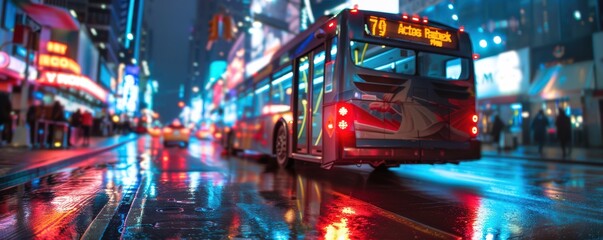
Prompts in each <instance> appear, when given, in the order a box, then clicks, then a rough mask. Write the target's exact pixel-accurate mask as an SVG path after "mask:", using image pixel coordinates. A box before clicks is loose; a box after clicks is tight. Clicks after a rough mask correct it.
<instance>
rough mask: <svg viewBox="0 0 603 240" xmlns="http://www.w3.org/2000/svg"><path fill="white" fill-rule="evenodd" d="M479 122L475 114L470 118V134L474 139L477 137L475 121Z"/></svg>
mask: <svg viewBox="0 0 603 240" xmlns="http://www.w3.org/2000/svg"><path fill="white" fill-rule="evenodd" d="M478 120H479V117H478V116H477V114H473V115H472V116H471V123H472V124H471V134H472V135H473V136H474V137H475V136H477V132H478V129H477V121H478Z"/></svg>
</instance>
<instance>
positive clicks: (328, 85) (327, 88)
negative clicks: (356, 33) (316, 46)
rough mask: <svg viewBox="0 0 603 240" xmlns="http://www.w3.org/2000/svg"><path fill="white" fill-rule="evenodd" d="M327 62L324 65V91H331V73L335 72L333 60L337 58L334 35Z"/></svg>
mask: <svg viewBox="0 0 603 240" xmlns="http://www.w3.org/2000/svg"><path fill="white" fill-rule="evenodd" d="M329 54H330V55H329V62H327V64H326V66H325V93H330V92H332V91H333V74H335V73H334V72H335V60H336V59H337V38H336V37H334V38H333V40H332V42H331V50H330V51H329Z"/></svg>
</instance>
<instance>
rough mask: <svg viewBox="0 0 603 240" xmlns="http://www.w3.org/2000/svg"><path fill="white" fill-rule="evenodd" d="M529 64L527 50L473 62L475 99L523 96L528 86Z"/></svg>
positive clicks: (505, 53) (509, 52) (504, 53)
mask: <svg viewBox="0 0 603 240" xmlns="http://www.w3.org/2000/svg"><path fill="white" fill-rule="evenodd" d="M529 63H530V61H529V52H528V49H527V48H524V49H520V50H516V51H508V52H503V53H501V54H498V55H496V56H492V57H488V58H484V59H480V60H477V61H475V64H474V65H475V82H476V88H477V98H478V99H484V98H491V97H500V96H511V95H517V94H525V93H526V92H527V89H528V88H529V85H530V83H529V81H530V80H529V79H530V68H529V66H530V64H529Z"/></svg>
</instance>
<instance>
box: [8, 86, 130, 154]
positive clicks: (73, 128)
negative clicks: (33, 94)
mask: <svg viewBox="0 0 603 240" xmlns="http://www.w3.org/2000/svg"><path fill="white" fill-rule="evenodd" d="M24 120H25V123H26V125H27V126H28V127H29V140H30V143H31V146H32V147H34V148H38V147H68V146H73V145H81V146H88V145H90V137H91V136H92V135H96V136H109V135H112V134H114V133H117V132H118V131H117V130H120V129H124V130H122V131H120V132H126V130H127V128H125V127H121V126H120V125H121V124H120V123H114V122H112V121H111V118H110V116H109V114H107V113H106V111H103V112H102V113H101V114H100V116H98V117H94V116H93V113H92V112H91V111H89V110H84V109H78V110H76V111H74V112H66V110H65V107H64V106H63V105H62V104H61V103H60V102H59V101H55V102H54V103H53V104H51V105H43V104H42V103H41V101H40V100H34V101H32V103H31V104H30V107H29V108H28V109H27V112H26V114H25V119H24ZM18 122H19V115H18V113H15V112H14V110H13V109H12V104H11V101H10V97H9V96H8V95H6V94H2V93H1V92H0V146H2V145H9V144H11V142H12V140H13V136H12V135H13V131H14V130H15V128H16V124H17V123H18ZM63 143H64V144H63Z"/></svg>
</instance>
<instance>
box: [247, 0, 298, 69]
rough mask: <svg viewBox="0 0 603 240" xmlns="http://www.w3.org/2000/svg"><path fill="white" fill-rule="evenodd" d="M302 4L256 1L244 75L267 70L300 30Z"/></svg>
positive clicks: (253, 6) (265, 0)
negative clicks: (279, 51) (261, 69)
mask: <svg viewBox="0 0 603 240" xmlns="http://www.w3.org/2000/svg"><path fill="white" fill-rule="evenodd" d="M299 9H300V2H296V1H273V0H253V2H252V3H251V11H252V16H253V19H252V21H253V25H252V28H250V29H249V34H250V37H251V39H250V43H251V52H250V54H249V55H250V61H249V63H247V65H246V70H245V74H246V76H251V75H252V74H253V73H255V72H257V71H258V70H259V69H260V68H262V67H264V66H265V65H266V64H267V63H268V62H269V61H270V58H271V57H272V55H273V54H274V53H275V52H276V51H277V50H278V49H279V48H280V47H281V46H283V45H284V44H285V43H287V42H288V41H289V40H291V39H292V38H293V37H295V34H297V33H298V32H299V30H300V25H299V20H300V17H299V13H300V10H299Z"/></svg>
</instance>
